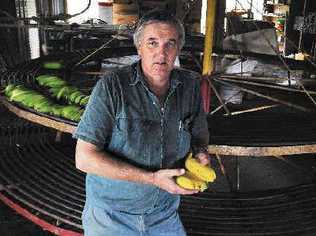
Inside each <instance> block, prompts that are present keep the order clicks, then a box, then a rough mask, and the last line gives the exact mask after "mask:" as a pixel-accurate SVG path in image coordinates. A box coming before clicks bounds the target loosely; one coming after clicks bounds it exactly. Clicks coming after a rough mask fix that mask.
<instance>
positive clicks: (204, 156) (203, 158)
mask: <svg viewBox="0 0 316 236" xmlns="http://www.w3.org/2000/svg"><path fill="white" fill-rule="evenodd" d="M195 158H196V159H198V160H199V162H200V163H201V164H202V165H204V166H206V165H209V164H210V158H209V155H208V153H205V152H200V153H197V154H195Z"/></svg>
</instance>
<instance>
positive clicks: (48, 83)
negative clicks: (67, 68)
mask: <svg viewBox="0 0 316 236" xmlns="http://www.w3.org/2000/svg"><path fill="white" fill-rule="evenodd" d="M36 80H37V81H38V83H39V84H40V85H41V86H44V87H48V88H49V92H50V94H51V96H52V97H54V98H56V99H57V100H60V99H63V100H65V101H67V102H68V104H77V105H80V106H85V105H87V104H88V101H89V97H90V96H87V95H85V94H83V93H82V92H81V91H80V90H79V89H78V88H76V87H74V86H70V85H67V83H66V81H64V80H62V79H61V78H59V77H57V76H54V75H40V76H38V77H36Z"/></svg>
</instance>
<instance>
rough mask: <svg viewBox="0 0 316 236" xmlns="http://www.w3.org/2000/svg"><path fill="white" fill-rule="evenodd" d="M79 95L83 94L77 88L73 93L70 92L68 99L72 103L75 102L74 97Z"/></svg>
mask: <svg viewBox="0 0 316 236" xmlns="http://www.w3.org/2000/svg"><path fill="white" fill-rule="evenodd" d="M81 95H83V94H82V92H81V91H79V90H77V91H75V92H73V93H72V94H70V96H69V100H70V102H72V103H74V102H75V100H76V98H77V97H78V96H81Z"/></svg>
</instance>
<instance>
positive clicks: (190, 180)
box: [176, 153, 216, 192]
mask: <svg viewBox="0 0 316 236" xmlns="http://www.w3.org/2000/svg"><path fill="white" fill-rule="evenodd" d="M185 168H186V172H185V174H184V175H181V176H177V177H176V183H177V184H178V185H179V186H180V187H182V188H186V189H190V190H199V191H200V192H203V191H205V190H206V189H207V188H208V183H210V182H213V181H214V180H215V179H216V174H215V171H214V170H213V169H212V168H211V167H208V166H204V165H202V164H201V163H199V161H198V160H196V159H195V158H193V157H192V153H189V155H188V157H187V159H186V160H185Z"/></svg>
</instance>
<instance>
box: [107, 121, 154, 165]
mask: <svg viewBox="0 0 316 236" xmlns="http://www.w3.org/2000/svg"><path fill="white" fill-rule="evenodd" d="M152 126H153V122H152V121H150V120H145V119H141V118H137V119H129V118H118V119H117V122H116V125H115V128H114V130H113V134H112V140H111V144H110V149H111V151H113V152H114V153H116V154H118V155H120V156H122V157H124V158H127V159H128V160H129V161H130V162H132V164H137V165H139V166H141V167H150V163H151V161H150V158H151V145H150V139H151V138H150V135H149V134H150V133H152V131H151V127H152Z"/></svg>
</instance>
